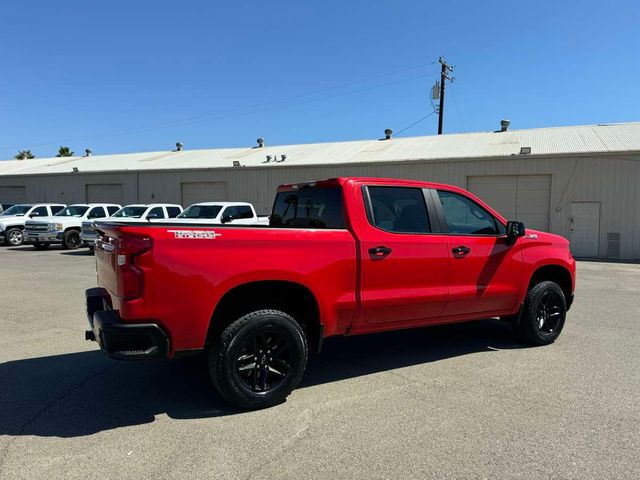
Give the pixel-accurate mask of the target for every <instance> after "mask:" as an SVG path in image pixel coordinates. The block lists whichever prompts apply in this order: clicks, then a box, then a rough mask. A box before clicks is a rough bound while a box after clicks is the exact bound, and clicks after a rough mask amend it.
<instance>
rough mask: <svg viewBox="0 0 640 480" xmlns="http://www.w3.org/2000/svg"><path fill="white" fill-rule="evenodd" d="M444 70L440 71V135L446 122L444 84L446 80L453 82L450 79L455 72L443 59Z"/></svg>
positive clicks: (441, 61)
mask: <svg viewBox="0 0 640 480" xmlns="http://www.w3.org/2000/svg"><path fill="white" fill-rule="evenodd" d="M438 62H440V65H442V68H441V69H440V105H439V107H438V135H442V124H443V121H444V83H445V81H446V80H449V81H451V82H453V80H454V78H453V77H449V73H450V72H453V67H451V66H449V65H447V62H446V61H445V59H444V58H443V57H440V58H439V59H438Z"/></svg>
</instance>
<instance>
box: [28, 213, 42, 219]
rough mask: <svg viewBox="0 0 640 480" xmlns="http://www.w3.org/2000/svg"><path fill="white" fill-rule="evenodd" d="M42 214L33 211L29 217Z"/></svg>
mask: <svg viewBox="0 0 640 480" xmlns="http://www.w3.org/2000/svg"><path fill="white" fill-rule="evenodd" d="M39 216H40V214H39V213H38V212H33V213H32V214H30V215H29V218H33V217H39Z"/></svg>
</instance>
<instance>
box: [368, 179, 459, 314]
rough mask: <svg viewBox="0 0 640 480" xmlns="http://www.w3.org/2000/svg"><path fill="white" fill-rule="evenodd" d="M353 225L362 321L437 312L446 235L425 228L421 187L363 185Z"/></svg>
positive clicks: (443, 298)
mask: <svg viewBox="0 0 640 480" xmlns="http://www.w3.org/2000/svg"><path fill="white" fill-rule="evenodd" d="M362 195H364V199H360V200H364V203H365V204H366V206H367V211H368V217H367V218H362V219H361V220H362V221H361V222H360V227H361V228H359V238H360V257H361V275H360V278H361V283H360V289H361V304H362V311H363V314H364V320H365V322H366V323H367V324H382V323H403V322H411V321H420V320H427V319H429V318H433V317H439V316H440V315H442V313H443V312H444V309H445V307H446V304H447V298H448V292H447V276H448V268H449V267H448V256H447V242H446V238H445V237H443V236H440V235H433V234H431V224H430V222H429V217H428V215H427V209H426V206H425V198H424V196H423V190H422V189H420V188H408V187H387V186H374V185H372V186H369V187H368V188H365V189H363V190H362Z"/></svg>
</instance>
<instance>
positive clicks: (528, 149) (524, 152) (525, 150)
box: [520, 147, 531, 155]
mask: <svg viewBox="0 0 640 480" xmlns="http://www.w3.org/2000/svg"><path fill="white" fill-rule="evenodd" d="M530 153H531V147H520V155H529V154H530Z"/></svg>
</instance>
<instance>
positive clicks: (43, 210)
mask: <svg viewBox="0 0 640 480" xmlns="http://www.w3.org/2000/svg"><path fill="white" fill-rule="evenodd" d="M31 215H34V216H35V215H37V216H38V217H46V216H47V215H48V213H47V207H38V208H34V209H33V211H32V212H31Z"/></svg>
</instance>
